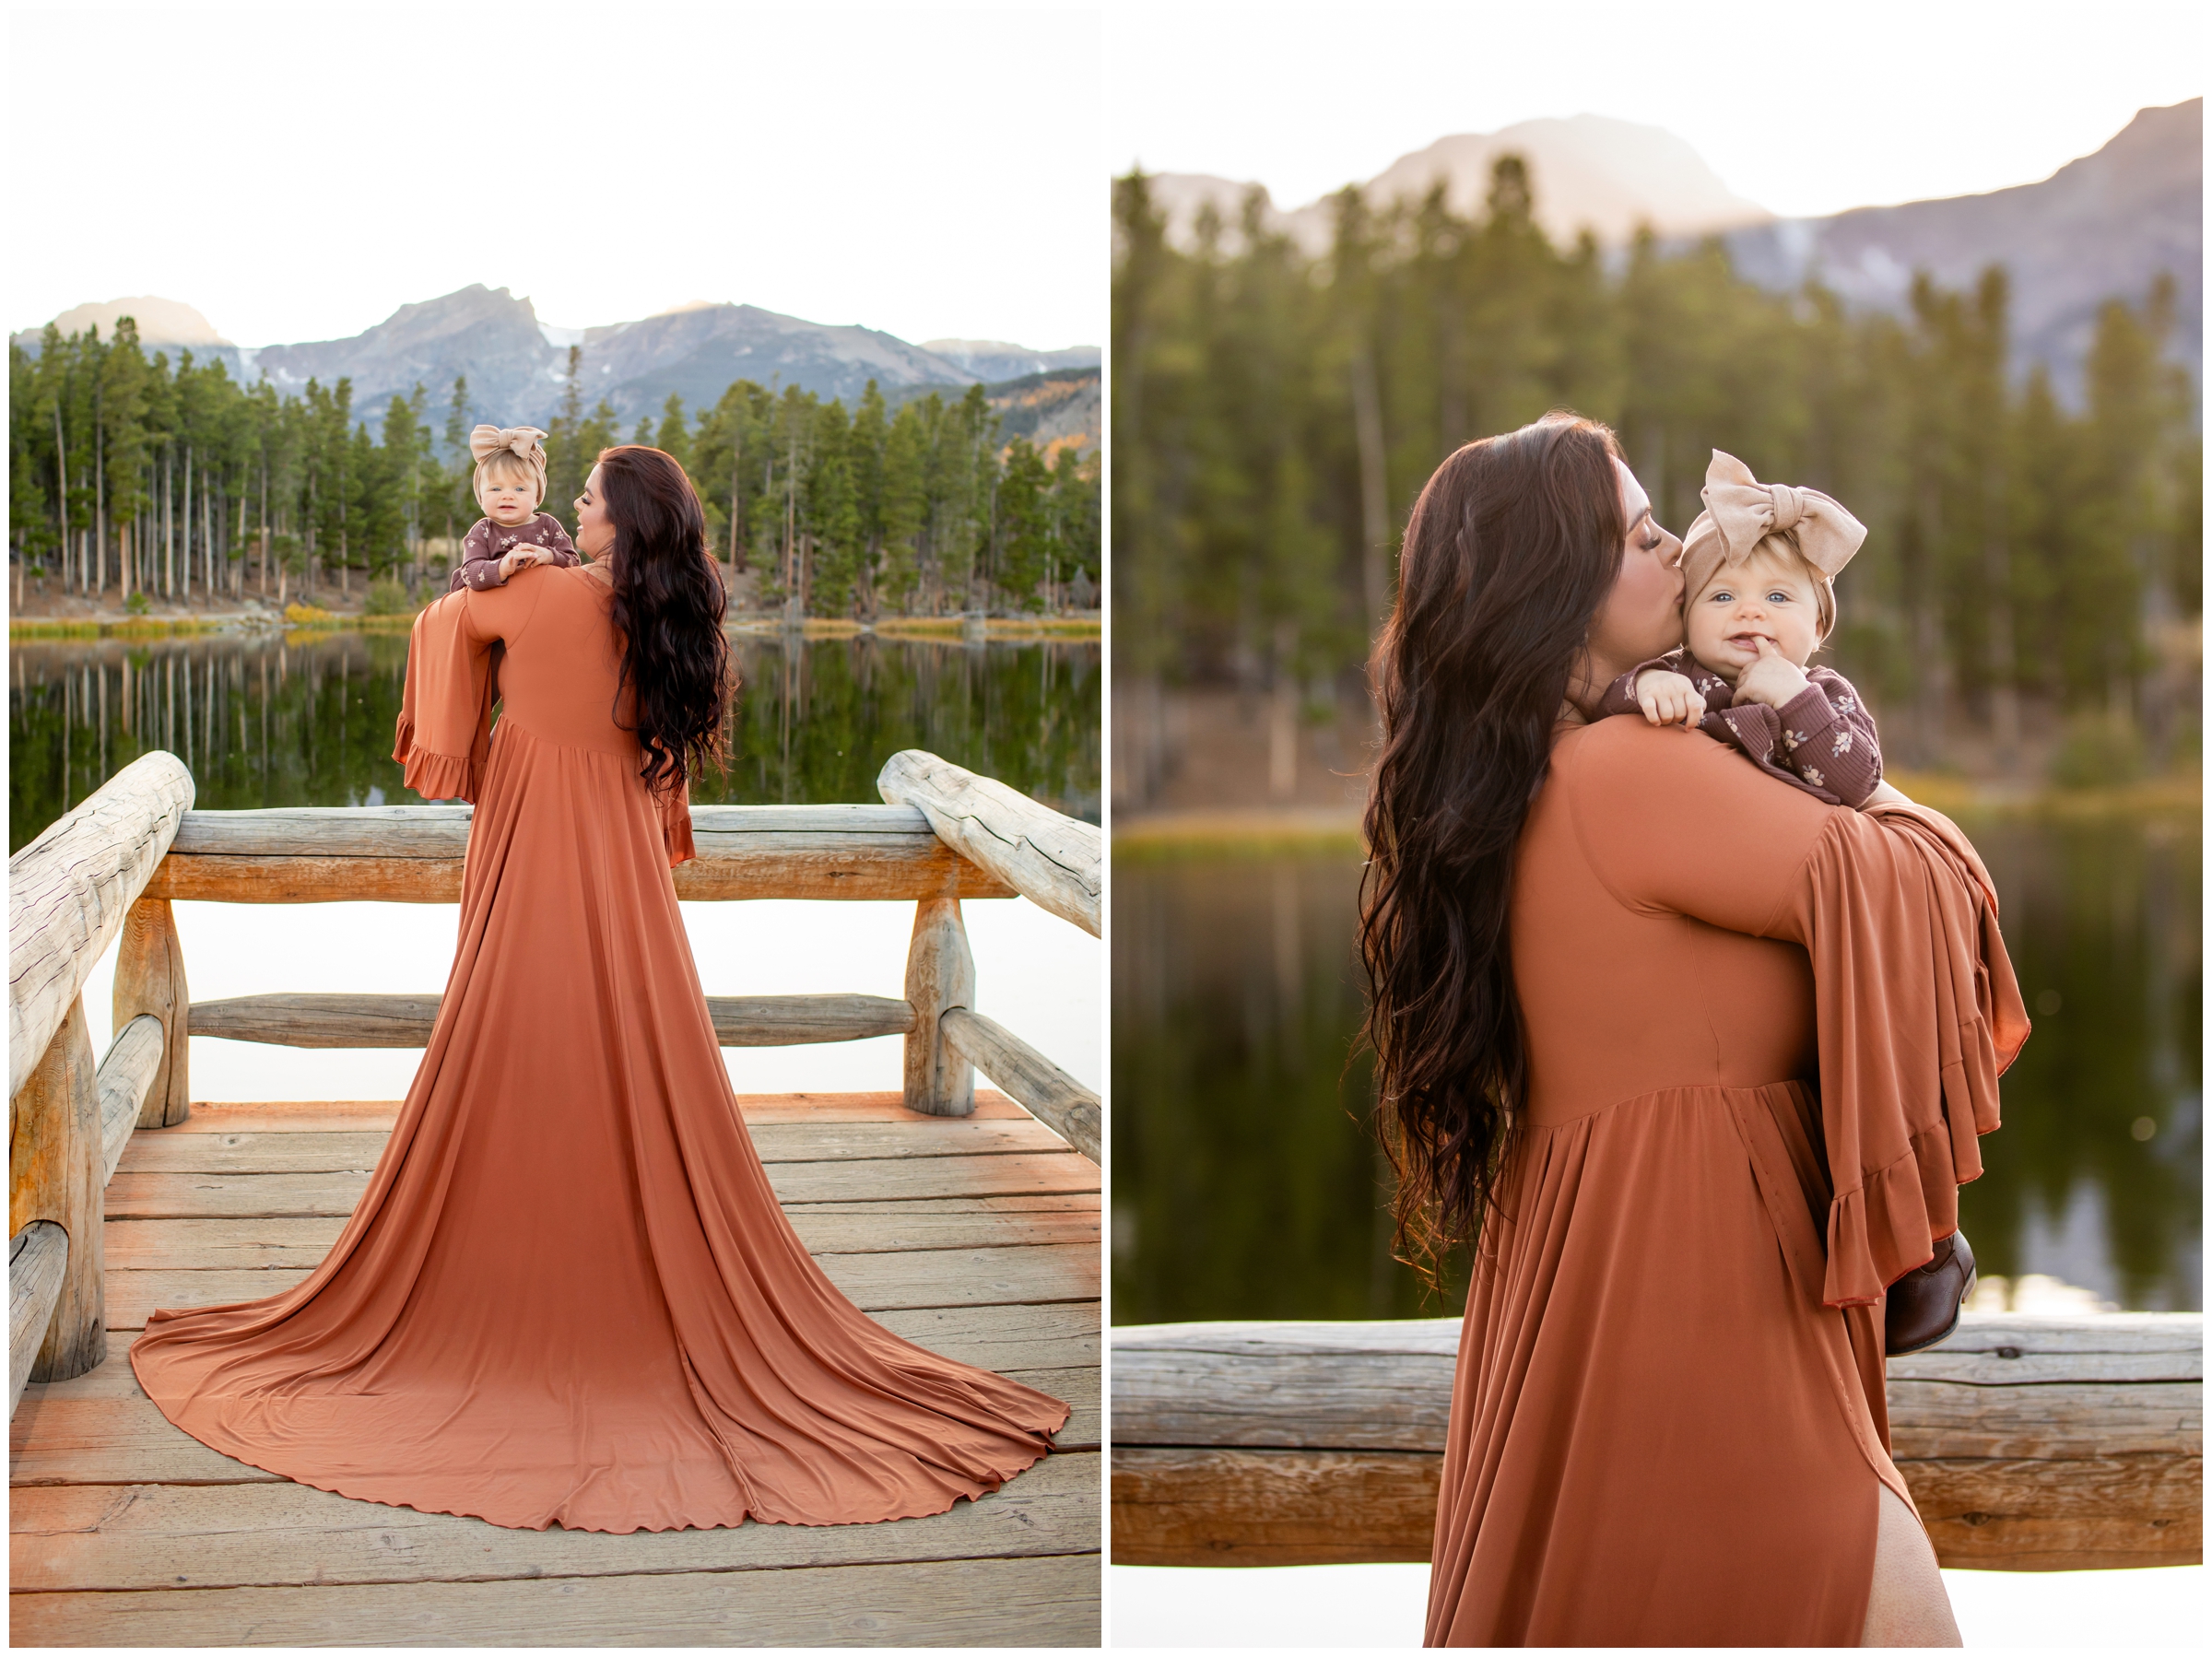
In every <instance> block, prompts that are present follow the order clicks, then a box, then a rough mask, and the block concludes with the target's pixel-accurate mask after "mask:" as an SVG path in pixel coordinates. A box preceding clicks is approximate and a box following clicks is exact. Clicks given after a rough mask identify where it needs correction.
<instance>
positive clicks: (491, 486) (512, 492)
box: [446, 426, 583, 593]
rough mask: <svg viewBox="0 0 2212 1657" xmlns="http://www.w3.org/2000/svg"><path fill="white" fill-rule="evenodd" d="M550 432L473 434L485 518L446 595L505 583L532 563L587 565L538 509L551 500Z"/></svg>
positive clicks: (527, 429)
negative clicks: (547, 447) (548, 491)
mask: <svg viewBox="0 0 2212 1657" xmlns="http://www.w3.org/2000/svg"><path fill="white" fill-rule="evenodd" d="M545 435H546V434H545V433H544V432H542V431H540V430H538V429H536V428H535V426H516V427H513V428H512V429H509V430H506V431H502V430H500V429H499V428H498V427H497V426H479V427H477V429H476V430H474V431H473V432H471V433H469V438H468V448H469V452H470V453H472V454H474V455H475V456H476V460H477V476H476V490H477V505H478V506H481V507H482V508H483V509H484V511H485V516H483V517H481V518H478V519H477V521H476V523H473V524H471V525H470V526H469V531H468V535H467V536H466V537H465V539H464V540H463V541H462V543H461V552H462V558H463V562H462V565H461V568H460V569H458V570H454V571H453V581H452V582H450V583H448V585H447V587H446V591H447V592H449V593H451V592H453V591H455V590H456V589H458V588H460V587H463V586H470V587H475V588H477V589H479V590H481V589H483V588H485V587H497V586H500V585H501V584H502V583H503V582H505V581H506V580H507V578H508V577H509V576H511V575H512V574H513V573H514V572H515V571H516V570H521V569H523V568H524V567H525V566H527V565H531V564H564V565H566V564H581V563H582V562H583V560H582V558H578V557H577V556H576V548H575V547H574V546H572V545H571V543H570V541H569V535H568V531H566V530H564V529H562V528H561V526H560V520H559V519H558V518H556V517H554V516H553V514H552V513H550V512H541V511H538V510H537V509H538V507H539V506H540V505H541V504H542V503H543V502H544V500H545V498H546V452H545V449H544V447H543V446H542V444H541V441H540V440H542V439H543V438H544V437H545Z"/></svg>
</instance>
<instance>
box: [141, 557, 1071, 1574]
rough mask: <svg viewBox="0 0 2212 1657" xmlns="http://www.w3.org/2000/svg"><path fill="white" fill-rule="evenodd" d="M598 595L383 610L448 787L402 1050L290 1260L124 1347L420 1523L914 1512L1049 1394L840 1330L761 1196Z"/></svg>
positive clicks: (419, 728) (186, 1398)
mask: <svg viewBox="0 0 2212 1657" xmlns="http://www.w3.org/2000/svg"><path fill="white" fill-rule="evenodd" d="M609 603H610V593H609V590H608V588H607V586H606V582H605V581H604V579H603V578H602V577H600V576H599V575H597V574H595V573H594V567H590V566H586V567H583V568H580V569H552V568H547V569H534V570H526V571H524V572H521V573H519V574H518V575H517V576H516V577H515V578H514V579H513V580H512V581H511V582H508V583H507V584H506V585H505V586H502V587H495V588H491V589H488V590H486V591H482V592H474V591H468V590H463V591H460V592H456V593H451V594H449V595H447V596H446V597H444V598H441V599H440V600H439V601H438V602H437V603H436V604H433V605H430V606H429V609H427V610H426V611H424V613H423V614H422V616H421V617H419V618H418V620H417V622H416V624H415V630H414V637H413V640H412V643H411V646H410V650H409V654H408V661H407V681H406V701H405V704H404V711H403V712H402V714H401V717H400V722H399V733H398V749H397V753H396V755H395V758H399V759H401V760H402V761H403V762H404V764H405V766H406V781H407V785H408V786H409V787H410V788H412V789H414V790H416V791H417V792H418V793H422V794H424V795H425V796H427V797H430V798H454V797H459V798H463V799H467V800H472V801H474V802H476V805H477V810H476V816H475V821H474V823H473V825H472V827H471V829H470V835H469V844H468V855H467V863H466V869H465V876H464V879H463V889H462V901H461V918H460V941H459V947H458V949H457V950H456V953H455V955H454V958H453V973H452V976H451V977H450V979H449V980H448V981H447V983H446V988H445V996H444V1001H443V1003H442V1005H441V1006H440V1008H439V1013H438V1019H437V1024H436V1027H435V1028H434V1029H433V1030H432V1032H431V1035H430V1040H429V1050H428V1052H426V1053H425V1054H424V1055H423V1061H422V1065H421V1068H420V1069H419V1070H418V1072H417V1074H416V1077H415V1081H414V1085H413V1086H412V1087H410V1088H409V1089H408V1092H407V1097H406V1102H405V1104H404V1105H403V1106H402V1108H401V1111H400V1113H399V1119H398V1123H397V1126H396V1127H395V1128H394V1131H393V1133H392V1136H391V1139H390V1141H389V1142H388V1143H387V1145H386V1146H385V1148H384V1151H383V1154H382V1158H380V1159H379V1161H378V1163H377V1166H376V1169H375V1172H374V1174H373V1176H372V1177H371V1180H370V1182H369V1187H368V1191H367V1193H366V1194H365V1195H364V1196H363V1197H362V1198H361V1200H360V1203H359V1205H358V1206H357V1207H356V1208H355V1209H354V1212H353V1216H352V1218H351V1220H350V1221H349V1222H348V1223H347V1226H346V1228H345V1230H344V1233H343V1234H342V1235H341V1236H340V1238H339V1239H338V1241H337V1243H336V1244H335V1246H334V1247H333V1248H332V1250H331V1251H330V1253H329V1255H328V1256H327V1257H326V1258H325V1259H324V1262H323V1263H322V1264H321V1265H320V1266H319V1267H318V1268H316V1270H315V1272H314V1273H313V1275H312V1276H310V1277H309V1278H308V1279H307V1281H305V1282H304V1283H301V1284H300V1285H299V1286H298V1287H295V1288H293V1289H290V1290H288V1292H286V1293H283V1294H279V1295H275V1296H271V1297H270V1298H268V1299H264V1300H256V1301H252V1302H249V1303H246V1304H242V1305H234V1306H220V1307H211V1308H206V1309H200V1310H191V1311H167V1310H163V1311H156V1312H155V1313H154V1314H153V1315H152V1316H151V1317H150V1318H149V1319H148V1321H147V1330H146V1333H145V1334H144V1335H143V1336H142V1337H141V1338H140V1339H139V1341H138V1342H137V1343H136V1345H135V1346H133V1347H132V1349H131V1362H132V1365H133V1367H134V1369H135V1370H136V1372H137V1375H138V1379H139V1381H140V1383H141V1384H142V1385H143V1386H144V1388H145V1390H146V1393H147V1396H148V1397H149V1398H151V1399H152V1400H153V1401H154V1402H155V1403H156V1404H158V1405H159V1406H160V1408H161V1410H162V1412H163V1413H164V1414H165V1415H166V1416H168V1417H169V1418H170V1419H171V1421H173V1422H175V1423H176V1424H177V1426H179V1427H181V1428H183V1429H184V1430H185V1431H186V1432H188V1433H190V1434H192V1435H193V1436H194V1438H196V1439H198V1440H201V1441H202V1442H204V1443H206V1444H208V1445H210V1446H212V1447H213V1448H215V1449H217V1450H218V1451H222V1452H223V1453H225V1454H226V1455H230V1456H235V1457H236V1458H238V1459H239V1460H240V1461H242V1462H246V1463H251V1464H253V1466H256V1467H262V1468H265V1469H267V1470H269V1471H271V1472H274V1473H279V1474H282V1475H285V1476H286V1477H288V1478H291V1479H295V1480H297V1481H299V1482H300V1483H301V1484H306V1485H312V1486H315V1487H319V1488H322V1489H325V1490H335V1491H337V1492H339V1493H341V1494H343V1495H347V1496H351V1497H359V1498H364V1499H367V1500H371V1501H379V1502H386V1503H391V1504H394V1505H399V1506H406V1507H411V1508H417V1509H420V1510H424V1511H427V1512H449V1513H462V1514H473V1515H476V1516H477V1517H480V1518H483V1519H487V1520H489V1521H491V1522H493V1523H495V1524H501V1525H510V1526H519V1527H524V1528H529V1529H543V1528H545V1527H546V1526H547V1525H551V1524H556V1523H558V1524H560V1525H562V1526H565V1527H568V1528H570V1529H583V1530H594V1531H618V1532H626V1531H635V1530H655V1531H657V1530H668V1529H675V1528H679V1527H683V1526H710V1525H735V1524H736V1523H738V1522H741V1521H743V1520H746V1519H754V1520H761V1521H771V1522H782V1523H794V1524H838V1523H855V1522H871V1521H877V1520H885V1519H898V1518H903V1517H909V1516H912V1515H916V1514H924V1513H935V1512H941V1511H943V1510H946V1509H947V1508H948V1507H950V1506H951V1505H952V1503H953V1502H954V1501H955V1500H957V1499H958V1498H961V1497H963V1496H965V1497H975V1496H979V1495H982V1494H983V1493H984V1492H986V1491H989V1490H992V1489H994V1488H995V1487H997V1486H998V1485H999V1484H1000V1483H1001V1482H1002V1481H1004V1480H1005V1479H1006V1478H1008V1477H1010V1476H1012V1475H1014V1474H1016V1473H1018V1472H1019V1471H1020V1470H1021V1469H1022V1468H1024V1467H1027V1466H1029V1465H1030V1464H1031V1463H1034V1462H1036V1461H1037V1460H1038V1459H1039V1458H1041V1457H1042V1456H1043V1455H1045V1454H1046V1453H1047V1451H1049V1450H1050V1448H1051V1446H1050V1442H1049V1439H1050V1435H1051V1434H1053V1433H1054V1432H1056V1431H1058V1430H1059V1428H1061V1427H1062V1426H1063V1425H1065V1422H1066V1419H1067V1414H1068V1412H1067V1409H1066V1406H1065V1404H1061V1403H1060V1402H1058V1401H1057V1400H1055V1399H1053V1398H1049V1397H1047V1396H1045V1395H1044V1394H1043V1393H1038V1392H1035V1391H1033V1390H1031V1389H1030V1388H1029V1387H1025V1386H1021V1385H1019V1384H1018V1383H1016V1382H1014V1381H1007V1380H1005V1379H1004V1378H1002V1377H1000V1376H997V1375H994V1374H991V1373H990V1372H988V1371H986V1370H982V1369H974V1368H972V1367H971V1366H969V1365H966V1364H961V1363H956V1362H953V1361H952V1360H950V1359H948V1358H944V1357H937V1356H936V1355H935V1354H934V1353H930V1352H927V1351H924V1350H923V1349H922V1348H920V1347H918V1346H912V1345H911V1344H910V1343H908V1342H906V1341H904V1340H901V1339H900V1338H899V1337H898V1336H896V1335H894V1334H891V1333H890V1332H889V1331H888V1330H886V1329H884V1328H882V1327H881V1326H879V1325H878V1324H877V1323H875V1322H871V1321H870V1320H869V1319H868V1318H867V1317H866V1316H865V1315H864V1314H863V1313H862V1312H861V1311H860V1310H858V1309H857V1308H855V1307H854V1306H853V1304H852V1303H851V1302H850V1301H848V1300H847V1299H845V1298H844V1297H843V1296H842V1295H841V1294H840V1293H839V1292H838V1290H837V1289H836V1288H835V1287H833V1286H832V1285H831V1284H830V1280H829V1279H828V1278H827V1277H826V1276H825V1275H823V1273H822V1271H821V1269H820V1268H819V1267H818V1266H817V1265H816V1264H815V1263H814V1262H813V1261H812V1260H811V1259H810V1258H809V1257H808V1256H807V1253H806V1249H805V1248H804V1247H803V1246H802V1245H801V1243H800V1241H799V1240H798V1238H797V1237H796V1235H795V1234H794V1232H793V1230H792V1228H791V1225H790V1223H789V1221H787V1220H786V1219H785V1218H784V1216H783V1213H782V1209H781V1208H779V1207H778V1206H777V1203H776V1196H775V1193H774V1192H773V1191H772V1190H771V1187H770V1184H769V1181H768V1177H767V1175H766V1173H765V1172H764V1170H763V1169H762V1167H761V1164H760V1158H759V1155H758V1154H757V1153H756V1151H755V1150H754V1147H753V1144H752V1141H751V1139H750V1137H749V1136H748V1135H747V1132H746V1128H745V1123H744V1122H743V1119H742V1118H741V1116H740V1115H739V1112H738V1109H737V1104H736V1100H735V1095H734V1094H733V1092H732V1091H731V1087H730V1084H729V1079H728V1075H727V1073H726V1071H725V1070H724V1066H723V1060H722V1054H721V1051H720V1049H719V1047H718V1045H717V1044H716V1041H715V1037H714V1032H713V1028H712V1024H711V1022H710V1021H709V1018H708V1014H707V1007H706V1003H705V1000H704V998H703V996H702V994H701V992H700V983H699V978H698V973H697V970H696V969H695V967H694V964H693V961H692V958H691V954H690V948H689V946H688V941H687V939H686V937H685V934H684V929H683V923H682V919H681V915H680V912H679V911H678V909H677V899H676V892H675V888H674V886H673V885H672V883H671V881H670V878H669V873H668V871H669V869H670V867H671V866H672V865H673V864H676V863H680V862H682V861H683V860H684V859H685V858H687V857H688V856H689V855H691V841H690V826H689V813H688V808H687V806H686V805H685V803H684V801H683V800H682V799H681V798H680V797H679V798H677V799H674V800H671V801H668V802H666V803H665V804H663V803H659V802H656V801H655V799H654V798H653V796H652V795H651V794H650V793H648V792H647V790H646V788H645V786H644V784H643V783H642V782H641V781H640V780H639V777H638V767H639V747H638V744H637V740H636V738H635V736H634V735H632V734H630V733H629V732H628V731H626V730H624V729H622V728H621V726H620V724H618V723H617V720H616V717H615V698H616V685H617V675H618V665H619V658H618V648H619V647H618V639H617V637H616V635H615V633H614V630H613V628H612V624H611V622H610V620H609V616H608V605H609ZM495 649H501V650H503V652H504V654H503V662H501V663H500V664H499V666H498V674H497V681H498V689H499V693H500V695H501V696H502V698H503V706H502V708H501V711H500V719H499V724H498V730H497V733H496V734H490V722H491V703H492V697H493V694H494V689H493V687H494V673H493V668H494V652H495Z"/></svg>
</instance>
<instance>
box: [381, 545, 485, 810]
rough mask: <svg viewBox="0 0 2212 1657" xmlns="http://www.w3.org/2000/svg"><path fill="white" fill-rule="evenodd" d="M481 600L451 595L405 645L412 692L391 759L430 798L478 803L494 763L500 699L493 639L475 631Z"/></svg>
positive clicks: (403, 699)
mask: <svg viewBox="0 0 2212 1657" xmlns="http://www.w3.org/2000/svg"><path fill="white" fill-rule="evenodd" d="M476 598H477V594H476V593H473V592H471V591H468V590H466V589H464V590H462V591H460V592H456V593H447V594H446V595H445V596H444V597H443V598H441V599H439V600H438V601H437V602H436V603H435V604H432V605H429V607H428V608H427V609H425V610H424V611H423V612H422V614H421V615H419V616H418V617H416V618H415V628H414V631H413V634H412V636H411V637H410V638H409V640H408V642H407V678H406V688H405V689H404V690H403V691H402V692H401V695H400V704H399V727H398V730H397V732H396V733H395V735H394V742H393V746H392V758H394V759H396V760H398V761H399V763H400V765H401V766H402V767H403V768H404V770H405V774H406V785H407V786H408V787H409V788H411V789H413V790H414V791H415V792H416V793H418V794H420V795H421V796H422V797H423V798H424V799H426V800H465V801H467V802H468V803H469V804H470V805H474V804H476V800H477V792H478V791H479V789H481V787H482V786H483V781H484V768H485V766H486V764H487V763H488V761H489V759H490V758H491V709H492V702H493V700H494V699H495V696H496V681H495V678H494V676H493V673H492V661H491V650H492V645H493V643H494V642H495V640H492V639H490V638H483V637H478V636H477V632H476V630H475V629H472V628H471V627H470V626H469V609H468V606H469V605H470V603H471V602H472V601H474V600H475V599H476Z"/></svg>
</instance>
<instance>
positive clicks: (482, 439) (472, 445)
mask: <svg viewBox="0 0 2212 1657" xmlns="http://www.w3.org/2000/svg"><path fill="white" fill-rule="evenodd" d="M545 436H546V434H545V433H544V432H542V431H540V430H539V429H537V428H536V427H535V426H511V427H509V428H507V429H505V430H501V429H500V428H499V427H497V426H479V427H477V429H475V430H474V431H472V432H470V433H469V434H468V452H469V453H470V454H472V455H474V456H475V457H476V463H477V467H478V469H479V470H480V469H481V468H482V467H483V464H484V463H485V462H486V461H488V460H489V459H490V458H491V457H492V456H493V455H495V454H512V456H514V458H515V459H517V460H519V461H521V462H522V463H523V464H524V465H525V466H528V467H529V468H530V470H531V472H532V473H533V474H534V475H535V476H536V478H537V492H538V494H539V495H541V496H542V495H544V494H545V492H546V452H545V450H544V449H543V448H542V447H541V446H540V445H541V444H542V443H543V441H544V440H545Z"/></svg>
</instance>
